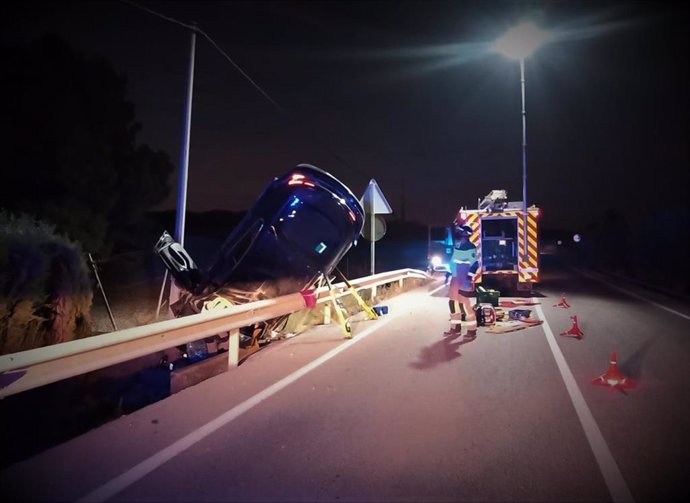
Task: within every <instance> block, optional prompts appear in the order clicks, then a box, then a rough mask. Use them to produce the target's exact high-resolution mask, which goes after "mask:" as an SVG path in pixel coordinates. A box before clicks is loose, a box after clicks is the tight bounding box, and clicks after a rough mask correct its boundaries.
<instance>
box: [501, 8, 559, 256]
mask: <svg viewBox="0 0 690 503" xmlns="http://www.w3.org/2000/svg"><path fill="white" fill-rule="evenodd" d="M547 38H548V33H547V32H545V31H543V30H541V29H540V28H539V27H538V26H536V25H535V24H534V23H532V22H529V21H525V22H522V23H520V24H517V25H515V26H513V27H512V28H511V29H509V30H508V31H507V32H506V33H505V34H504V35H503V36H502V37H500V38H499V39H498V40H496V42H495V43H494V48H495V49H496V50H497V51H498V52H500V53H501V54H503V55H504V56H507V57H508V58H510V59H514V60H518V61H519V62H520V90H521V93H522V211H523V219H524V220H523V223H524V227H523V229H524V232H525V236H524V239H523V240H522V241H523V257H527V113H526V112H525V58H527V57H528V56H529V55H530V54H532V53H533V52H534V51H536V50H537V49H538V48H539V47H541V46H542V45H544V43H545V42H546V41H547Z"/></svg>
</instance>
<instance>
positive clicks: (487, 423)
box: [0, 271, 690, 502]
mask: <svg viewBox="0 0 690 503" xmlns="http://www.w3.org/2000/svg"><path fill="white" fill-rule="evenodd" d="M439 287H441V288H440V290H437V289H438V288H439ZM445 293H446V292H445V289H444V288H443V287H442V286H441V284H440V283H439V282H436V283H434V284H430V285H428V286H425V287H422V288H419V289H417V290H414V291H410V292H407V293H405V294H403V295H400V296H398V297H395V298H393V299H391V300H390V301H387V305H388V306H389V314H388V315H386V316H382V317H381V318H380V319H378V320H373V321H366V320H362V321H356V322H354V323H353V332H354V334H355V337H354V338H353V339H352V340H349V341H346V340H343V338H342V333H341V332H340V329H339V327H338V326H337V325H336V324H332V325H329V326H322V327H316V328H314V329H312V330H310V331H309V332H307V333H304V334H302V335H299V336H297V337H294V338H292V339H288V340H285V341H282V342H280V343H272V344H271V345H269V346H268V347H267V348H265V349H264V350H262V351H260V352H259V353H257V354H255V355H253V356H252V357H251V358H250V359H249V360H247V361H246V362H245V363H244V364H242V365H241V366H240V367H239V368H237V369H233V370H231V371H229V372H227V373H225V374H223V375H220V376H217V377H214V378H212V379H209V380H207V381H204V382H202V383H200V384H198V385H196V386H194V387H191V388H188V389H186V390H184V391H182V392H180V393H178V394H175V395H173V396H171V397H169V398H167V399H165V400H162V401H160V402H158V403H155V404H152V405H150V406H148V407H145V408H144V409H141V410H138V411H136V412H134V413H132V414H130V415H128V416H123V417H121V418H119V419H117V420H115V421H112V422H110V423H108V424H106V425H104V426H102V427H99V428H96V429H94V430H91V431H89V432H87V433H86V434H84V435H81V436H79V437H77V438H74V439H73V440H70V441H68V442H66V443H64V444H61V445H59V446H57V447H54V448H51V449H49V450H47V451H45V452H43V453H41V454H39V455H37V456H34V457H32V458H31V459H27V460H25V461H22V462H19V463H16V464H14V465H12V466H9V467H8V468H6V469H5V470H3V471H2V472H0V493H2V494H3V496H4V497H5V498H7V497H9V499H10V500H14V501H27V500H32V501H36V500H40V501H123V502H130V501H166V502H174V501H180V502H190V501H195V502H196V501H545V502H546V501H548V502H555V501H568V502H569V501H632V500H634V501H639V502H641V501H671V500H676V501H680V500H685V499H686V498H687V497H688V496H689V495H690V490H688V481H687V479H688V477H687V474H688V473H689V472H688V467H690V449H689V447H690V441H689V440H690V433H689V432H690V401H689V400H688V399H689V398H690V396H689V391H688V386H689V385H690V371H689V368H690V367H689V366H688V358H690V305H688V304H687V303H685V302H682V301H679V300H670V299H668V298H665V296H663V295H661V294H658V293H650V292H644V291H641V290H638V289H634V288H632V287H629V286H624V285H623V284H622V283H621V282H620V281H618V282H616V283H610V282H606V283H604V282H601V281H600V280H599V279H596V278H593V277H590V276H584V275H581V274H580V273H578V272H575V271H566V272H552V273H550V274H547V275H545V277H544V279H543V282H542V284H541V286H540V288H539V290H538V293H537V294H536V295H535V300H536V301H537V302H538V303H539V304H537V305H535V306H530V307H529V309H531V310H532V313H533V314H532V316H535V317H538V318H541V319H544V320H545V322H544V324H542V325H540V326H536V327H531V328H527V329H524V330H520V331H516V332H510V333H505V334H490V333H487V332H486V330H485V329H484V328H480V331H479V337H478V338H477V339H476V340H475V341H473V342H470V343H464V344H463V343H462V340H461V339H459V338H444V337H443V336H442V332H443V331H444V330H445V329H446V328H447V326H448V325H447V319H448V306H447V300H446V297H445ZM562 293H565V294H566V298H567V301H568V303H569V304H570V305H571V307H570V308H568V309H565V308H560V307H555V306H554V305H555V304H557V303H558V302H559V300H560V298H561V294H562ZM573 315H576V316H577V318H578V325H579V327H580V328H581V329H582V331H583V333H584V337H583V338H582V339H579V340H578V339H575V338H569V337H562V336H560V335H559V334H560V333H562V332H565V331H566V330H568V329H569V328H571V326H572V320H571V318H570V316H573ZM614 351H615V352H616V353H617V356H618V367H619V369H620V370H621V372H623V374H625V375H626V376H627V377H629V378H630V379H634V381H635V383H636V386H635V387H634V388H631V389H626V390H618V389H614V388H605V387H600V386H595V385H593V384H592V380H593V379H595V378H596V377H597V376H599V375H600V374H602V373H603V372H604V371H605V370H606V369H607V367H608V365H609V358H610V356H611V353H612V352H614ZM46 420H49V418H46ZM5 500H7V499H5Z"/></svg>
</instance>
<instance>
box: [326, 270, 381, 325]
mask: <svg viewBox="0 0 690 503" xmlns="http://www.w3.org/2000/svg"><path fill="white" fill-rule="evenodd" d="M335 271H336V272H337V273H338V274H339V275H340V277H341V278H343V281H344V282H345V285H346V286H347V287H348V289H349V290H350V294H352V296H353V297H354V298H355V299H357V304H359V307H361V308H362V309H364V311H365V312H366V313H367V315H368V316H369V319H370V320H375V319H377V318H378V317H379V316H378V314H376V311H374V310H373V309H372V308H371V306H370V305H369V304H367V303H366V302H364V299H363V298H362V297H361V296H360V295H359V294H358V293H357V290H355V287H354V286H352V285H351V284H350V282H349V281H348V280H347V278H346V277H345V275H344V274H343V273H342V272H340V269H338V268H337V267H336V268H335Z"/></svg>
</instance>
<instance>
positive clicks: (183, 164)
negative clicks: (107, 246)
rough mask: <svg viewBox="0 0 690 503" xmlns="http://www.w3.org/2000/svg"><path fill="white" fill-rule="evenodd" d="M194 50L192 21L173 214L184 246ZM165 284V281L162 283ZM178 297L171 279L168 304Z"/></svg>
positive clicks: (178, 291)
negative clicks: (178, 169)
mask: <svg viewBox="0 0 690 503" xmlns="http://www.w3.org/2000/svg"><path fill="white" fill-rule="evenodd" d="M195 50H196V24H195V23H192V43H191V48H190V54H189V77H188V80H187V102H186V106H185V126H184V131H183V135H182V148H181V150H180V172H179V176H178V181H177V212H176V215H175V239H176V240H177V242H178V243H180V245H182V246H184V225H185V216H186V213H187V172H188V168H189V140H190V136H191V125H192V96H193V91H194V53H195ZM164 284H165V283H164ZM179 298H180V290H179V288H178V287H177V285H176V284H175V281H174V280H172V276H171V283H170V294H169V296H168V306H171V305H172V304H173V303H175V302H176V301H177V300H178V299H179Z"/></svg>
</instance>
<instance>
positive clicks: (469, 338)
mask: <svg viewBox="0 0 690 503" xmlns="http://www.w3.org/2000/svg"><path fill="white" fill-rule="evenodd" d="M476 338H477V329H476V328H475V329H474V330H472V329H470V330H468V331H467V333H466V334H465V335H463V336H462V340H463V341H466V342H472V341H473V340H475V339H476Z"/></svg>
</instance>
